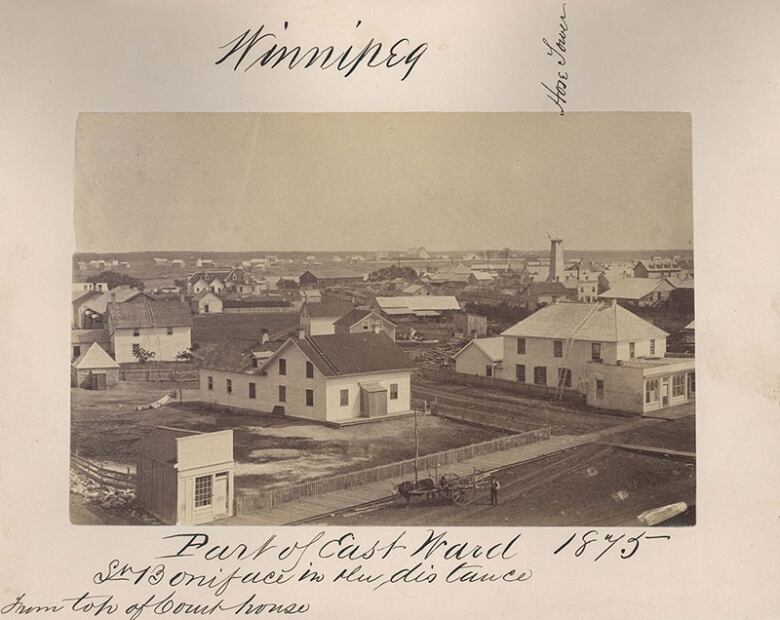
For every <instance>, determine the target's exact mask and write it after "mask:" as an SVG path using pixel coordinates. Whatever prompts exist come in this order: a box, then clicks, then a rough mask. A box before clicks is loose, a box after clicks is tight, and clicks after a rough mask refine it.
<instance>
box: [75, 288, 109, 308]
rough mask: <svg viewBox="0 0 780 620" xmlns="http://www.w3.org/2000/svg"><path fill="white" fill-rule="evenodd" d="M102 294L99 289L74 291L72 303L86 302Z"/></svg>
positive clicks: (76, 304)
mask: <svg viewBox="0 0 780 620" xmlns="http://www.w3.org/2000/svg"><path fill="white" fill-rule="evenodd" d="M101 295H103V293H101V292H100V291H87V292H86V293H85V292H84V291H74V293H73V305H74V306H80V305H81V304H83V303H85V302H88V301H89V300H90V299H97V298H98V297H100V296H101Z"/></svg>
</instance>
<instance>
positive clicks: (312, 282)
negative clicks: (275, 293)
mask: <svg viewBox="0 0 780 620" xmlns="http://www.w3.org/2000/svg"><path fill="white" fill-rule="evenodd" d="M298 285H299V286H300V287H301V288H318V287H319V280H318V279H317V276H315V275H314V274H313V273H312V272H311V271H304V272H303V273H302V274H301V275H299V276H298Z"/></svg>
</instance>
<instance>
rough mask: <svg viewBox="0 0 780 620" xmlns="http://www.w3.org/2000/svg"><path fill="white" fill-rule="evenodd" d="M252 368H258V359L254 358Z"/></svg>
mask: <svg viewBox="0 0 780 620" xmlns="http://www.w3.org/2000/svg"><path fill="white" fill-rule="evenodd" d="M252 368H257V358H256V357H253V358H252Z"/></svg>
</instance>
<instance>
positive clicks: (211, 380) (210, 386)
mask: <svg viewBox="0 0 780 620" xmlns="http://www.w3.org/2000/svg"><path fill="white" fill-rule="evenodd" d="M206 386H207V388H208V389H209V390H213V389H214V377H206Z"/></svg>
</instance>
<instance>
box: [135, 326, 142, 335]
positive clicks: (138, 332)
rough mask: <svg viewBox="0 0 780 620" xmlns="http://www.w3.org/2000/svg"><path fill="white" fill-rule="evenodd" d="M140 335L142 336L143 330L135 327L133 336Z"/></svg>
mask: <svg viewBox="0 0 780 620" xmlns="http://www.w3.org/2000/svg"><path fill="white" fill-rule="evenodd" d="M140 335H141V330H140V329H139V328H137V327H134V328H133V336H140Z"/></svg>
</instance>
